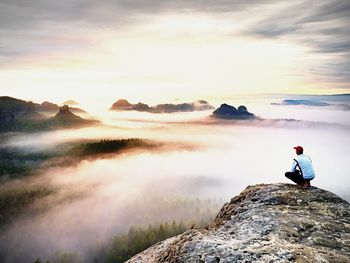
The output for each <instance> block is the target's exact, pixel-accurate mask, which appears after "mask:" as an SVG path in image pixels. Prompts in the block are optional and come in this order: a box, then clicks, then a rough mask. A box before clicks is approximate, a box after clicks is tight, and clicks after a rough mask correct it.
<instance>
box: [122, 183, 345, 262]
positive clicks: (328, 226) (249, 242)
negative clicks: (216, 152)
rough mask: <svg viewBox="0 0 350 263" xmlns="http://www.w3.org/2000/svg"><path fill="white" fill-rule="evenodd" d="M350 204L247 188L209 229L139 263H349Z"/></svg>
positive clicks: (320, 195)
mask: <svg viewBox="0 0 350 263" xmlns="http://www.w3.org/2000/svg"><path fill="white" fill-rule="evenodd" d="M349 258H350V205H349V203H347V202H346V201H344V200H342V199H341V198H339V197H338V196H336V195H335V194H333V193H331V192H328V191H325V190H322V189H319V188H316V187H312V188H310V189H307V190H303V189H300V188H299V187H298V186H296V185H290V184H269V185H265V184H260V185H255V186H248V187H247V188H246V189H245V190H244V191H243V192H242V193H241V194H240V195H238V196H236V197H234V198H232V199H231V201H230V202H229V203H226V204H225V205H224V206H223V207H222V209H221V210H220V212H219V213H218V215H217V217H216V218H215V220H214V221H213V222H212V223H211V224H210V225H209V226H207V227H206V228H205V229H191V230H188V231H186V232H185V233H183V234H181V235H178V236H175V237H173V238H170V239H167V240H165V241H163V242H159V243H157V244H155V245H153V246H152V247H150V248H149V249H147V250H145V251H143V252H142V253H140V254H137V255H136V256H134V257H133V258H131V259H130V260H129V261H128V262H129V263H136V262H193V263H194V262H198V263H199V262H208V263H209V262H213V263H214V262H288V261H291V262H350V259H349Z"/></svg>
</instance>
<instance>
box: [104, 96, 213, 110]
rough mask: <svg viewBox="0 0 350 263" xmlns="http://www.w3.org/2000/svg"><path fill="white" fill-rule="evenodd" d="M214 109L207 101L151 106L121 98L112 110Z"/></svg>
mask: <svg viewBox="0 0 350 263" xmlns="http://www.w3.org/2000/svg"><path fill="white" fill-rule="evenodd" d="M211 109H214V107H213V106H211V105H210V104H209V103H208V102H207V101H205V100H197V101H195V102H191V103H179V104H173V103H166V104H158V105H155V106H149V105H148V104H145V103H142V102H139V103H136V104H131V103H130V102H129V101H127V100H125V99H120V100H118V101H116V102H115V103H113V105H112V107H111V108H110V110H117V111H142V112H150V113H173V112H191V111H203V110H211Z"/></svg>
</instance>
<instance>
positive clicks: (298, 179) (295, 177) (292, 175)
mask: <svg viewBox="0 0 350 263" xmlns="http://www.w3.org/2000/svg"><path fill="white" fill-rule="evenodd" d="M285 176H286V177H287V178H288V179H290V180H292V181H293V182H294V183H296V184H298V185H302V184H304V183H310V179H304V177H303V176H302V175H301V174H300V172H299V171H298V170H296V171H295V172H286V173H285Z"/></svg>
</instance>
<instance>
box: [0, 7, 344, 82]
mask: <svg viewBox="0 0 350 263" xmlns="http://www.w3.org/2000/svg"><path fill="white" fill-rule="evenodd" d="M171 13H175V14H176V13H187V14H193V13H205V14H209V15H212V16H215V17H225V18H226V19H227V20H228V21H231V22H232V28H231V29H230V30H231V31H232V32H231V33H232V34H231V37H237V35H238V36H243V37H262V38H267V39H274V40H283V41H287V42H291V43H295V44H297V45H299V46H302V47H306V48H308V50H309V51H311V53H312V54H313V56H314V57H312V58H308V59H309V60H312V61H314V64H313V65H311V66H309V68H308V72H306V73H301V72H300V73H299V75H302V74H306V75H307V74H311V75H312V76H314V78H315V79H316V80H318V81H322V82H329V83H334V85H336V86H339V87H342V88H344V85H347V84H348V83H349V82H350V77H349V74H347V73H348V72H349V68H350V58H349V50H350V44H349V43H350V27H349V26H348V25H349V24H350V15H349V14H350V2H349V1H347V0H335V1H332V0H325V1H307V0H297V1H290V2H285V1H282V2H281V1H273V0H271V1H259V0H254V1H243V0H233V1H229V0H216V1H214V0H204V1H199V0H172V1H171V0H166V1H164V0H148V1H142V0H131V1H130V0H129V1H128V0H119V1H113V0H104V1H93V0H71V1H53V0H47V1H45V0H32V1H26V0H18V1H11V0H0V39H1V40H0V65H1V64H2V65H8V64H9V63H14V59H18V58H21V60H22V61H23V56H26V55H37V54H51V53H56V54H57V53H59V52H67V51H69V52H72V53H74V52H75V51H82V50H86V52H87V53H88V51H89V49H88V48H91V47H94V46H95V45H97V43H98V42H99V40H100V39H103V36H102V35H101V34H102V33H101V32H103V31H104V30H111V31H113V32H114V33H115V34H118V33H120V32H121V31H122V30H123V29H125V28H127V27H130V26H138V25H144V24H147V23H148V22H150V20H151V18H152V17H154V16H157V15H166V14H171ZM237 26H238V28H237ZM226 33H227V32H226ZM320 57H321V59H319V58H320ZM301 59H304V58H301ZM290 74H291V73H290Z"/></svg>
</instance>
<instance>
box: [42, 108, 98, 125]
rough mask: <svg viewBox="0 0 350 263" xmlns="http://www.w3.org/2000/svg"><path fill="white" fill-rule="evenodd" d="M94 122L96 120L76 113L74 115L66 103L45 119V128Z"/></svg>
mask: <svg viewBox="0 0 350 263" xmlns="http://www.w3.org/2000/svg"><path fill="white" fill-rule="evenodd" d="M93 123H96V121H92V120H86V119H83V118H81V117H79V116H78V115H75V114H74V113H73V112H72V111H71V109H70V107H69V106H68V105H64V106H62V107H60V108H59V111H58V113H57V114H56V115H55V116H54V117H52V118H49V119H47V120H46V121H45V123H44V124H45V125H46V126H47V128H55V127H57V128H62V127H74V126H80V125H89V124H93Z"/></svg>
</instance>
